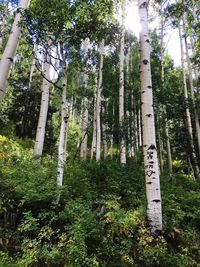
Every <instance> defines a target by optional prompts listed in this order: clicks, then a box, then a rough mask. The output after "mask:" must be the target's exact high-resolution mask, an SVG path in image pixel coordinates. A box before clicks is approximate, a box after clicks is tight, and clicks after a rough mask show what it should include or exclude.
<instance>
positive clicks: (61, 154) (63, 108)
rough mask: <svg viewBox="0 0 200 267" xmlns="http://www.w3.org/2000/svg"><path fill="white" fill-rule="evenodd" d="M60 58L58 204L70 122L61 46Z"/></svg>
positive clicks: (61, 48) (65, 71) (65, 69)
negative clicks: (67, 128) (60, 98)
mask: <svg viewBox="0 0 200 267" xmlns="http://www.w3.org/2000/svg"><path fill="white" fill-rule="evenodd" d="M60 57H61V65H62V86H63V90H62V105H61V126H60V135H59V145H58V169H57V189H58V194H57V203H58V202H59V201H60V189H61V187H62V185H63V175H64V164H65V159H66V151H65V137H66V125H67V122H68V116H67V108H66V107H67V101H66V91H67V64H66V59H65V56H64V52H63V45H62V44H61V45H60Z"/></svg>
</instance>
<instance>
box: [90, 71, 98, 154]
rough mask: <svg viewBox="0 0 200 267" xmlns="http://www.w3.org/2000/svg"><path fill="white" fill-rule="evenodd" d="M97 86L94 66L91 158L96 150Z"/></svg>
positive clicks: (96, 74)
mask: <svg viewBox="0 0 200 267" xmlns="http://www.w3.org/2000/svg"><path fill="white" fill-rule="evenodd" d="M97 86H98V72H97V69H96V68H95V87H94V108H93V133H92V147H91V159H93V157H94V153H95V152H96V142H97Z"/></svg>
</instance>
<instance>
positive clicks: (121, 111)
mask: <svg viewBox="0 0 200 267" xmlns="http://www.w3.org/2000/svg"><path fill="white" fill-rule="evenodd" d="M124 13H125V10H124V3H122V31H121V40H120V69H119V76H120V77H119V86H120V87H119V126H120V132H121V137H120V163H121V164H126V140H125V138H124V130H123V126H124V114H125V112H124V41H125V40H124V38H125V29H124V19H125V18H124V17H125V14H124Z"/></svg>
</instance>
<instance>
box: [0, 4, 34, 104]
mask: <svg viewBox="0 0 200 267" xmlns="http://www.w3.org/2000/svg"><path fill="white" fill-rule="evenodd" d="M28 4H29V0H21V1H20V3H19V6H18V9H17V11H16V15H15V19H14V22H13V25H12V29H11V33H10V36H9V38H8V42H7V44H6V47H5V50H4V52H3V55H2V58H1V62H0V103H1V101H2V99H3V97H4V94H5V91H6V82H7V79H8V77H9V72H10V69H11V66H12V63H13V60H14V56H15V54H16V51H17V46H18V43H19V38H20V35H21V29H20V27H19V22H20V21H21V13H20V12H21V11H23V10H24V9H26V8H27V7H28Z"/></svg>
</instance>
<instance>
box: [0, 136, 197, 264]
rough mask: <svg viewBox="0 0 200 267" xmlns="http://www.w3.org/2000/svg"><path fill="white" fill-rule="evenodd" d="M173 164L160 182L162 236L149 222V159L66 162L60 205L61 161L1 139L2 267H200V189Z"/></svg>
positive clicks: (26, 145) (28, 143) (26, 144)
mask: <svg viewBox="0 0 200 267" xmlns="http://www.w3.org/2000/svg"><path fill="white" fill-rule="evenodd" d="M181 164H182V163H181V162H174V180H173V181H171V178H170V177H169V175H168V173H167V172H164V173H163V174H162V175H161V192H162V204H163V224H164V229H163V233H162V234H161V235H159V236H158V237H156V238H155V237H152V236H151V235H150V233H149V229H148V224H147V221H146V215H145V214H146V198H145V182H144V171H143V168H142V154H141V153H138V155H137V157H136V158H135V159H130V160H129V162H128V163H127V165H126V166H120V164H119V162H118V159H114V160H112V161H111V160H107V161H102V162H99V163H96V162H94V161H87V162H80V161H79V160H77V161H74V162H71V161H70V160H69V161H68V162H67V164H66V167H65V177H64V186H63V188H62V192H61V201H60V203H59V205H56V204H55V203H54V200H55V195H56V170H57V161H56V159H55V158H54V157H52V156H49V155H45V156H43V157H41V158H32V142H31V141H29V140H26V141H21V140H19V139H17V138H9V137H5V136H0V178H1V182H0V266H2V267H6V266H7V267H12V266H13V267H14V266H16V267H24V266H25V267H26V266H27V267H29V266H34V267H39V266H41V267H46V266H47V267H51V266H52V267H56V266H60V267H64V266H65V267H90V266H91V267H98V266H99V267H129V266H133V267H134V266H135V267H137V266H138V267H140V266H141V267H159V266H160V267H190V266H191V267H198V266H200V264H199V263H200V209H199V207H200V193H199V192H200V184H198V183H196V182H195V181H193V180H192V177H190V176H189V175H188V174H185V173H184V172H183V169H184V166H182V165H181Z"/></svg>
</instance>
